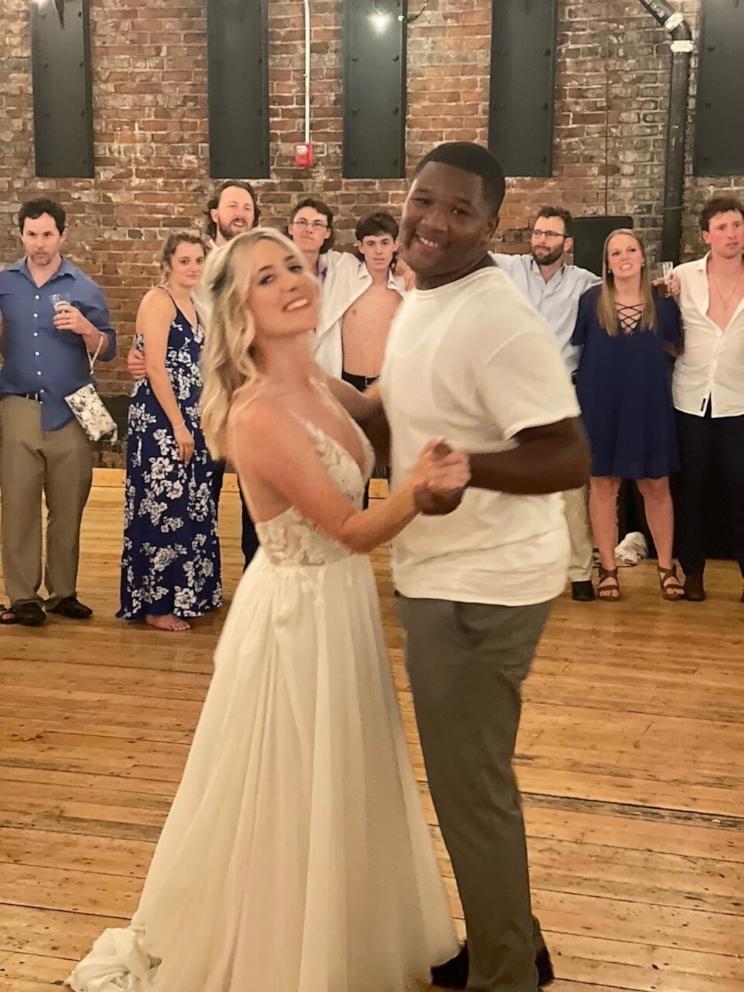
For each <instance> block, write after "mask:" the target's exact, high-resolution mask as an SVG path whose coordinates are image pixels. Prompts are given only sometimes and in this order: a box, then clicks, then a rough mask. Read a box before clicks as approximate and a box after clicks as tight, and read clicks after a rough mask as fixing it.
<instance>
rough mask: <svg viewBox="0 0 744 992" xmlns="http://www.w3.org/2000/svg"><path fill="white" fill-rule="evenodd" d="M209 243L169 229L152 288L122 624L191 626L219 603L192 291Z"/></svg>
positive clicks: (136, 418) (133, 443)
mask: <svg viewBox="0 0 744 992" xmlns="http://www.w3.org/2000/svg"><path fill="white" fill-rule="evenodd" d="M205 255H206V247H205V245H204V242H203V241H202V240H201V238H199V237H196V236H194V235H191V234H172V235H171V236H170V237H169V238H168V240H167V241H166V243H165V247H164V248H163V254H162V265H163V272H164V276H165V278H164V281H163V283H162V285H160V286H158V287H156V288H155V289H151V290H149V292H148V293H146V294H145V297H144V299H143V300H142V303H141V304H140V308H139V311H138V313H137V336H136V339H135V346H136V347H137V348H139V349H141V350H143V351H144V357H145V365H146V372H147V375H146V377H145V378H144V379H141V380H139V382H137V383H136V385H135V387H134V392H133V394H132V399H131V402H130V405H129V439H128V444H127V478H126V506H125V514H124V549H123V554H122V563H121V609H120V610H119V612H118V614H117V616H119V617H121V618H122V619H125V620H144V621H145V622H146V623H148V624H150V625H151V626H153V627H156V628H157V629H159V630H168V631H184V630H188V629H189V627H190V624H189V623H188V621H187V619H186V618H187V617H198V616H201V615H202V614H204V613H206V612H207V611H208V610H212V609H214V608H215V607H217V606H219V605H220V604H221V602H222V589H221V584H220V551H219V543H218V539H217V514H216V508H215V504H214V498H213V495H212V473H213V467H214V466H213V462H212V459H211V457H210V455H209V452H208V451H207V446H206V444H205V442H204V436H203V434H202V431H201V427H200V423H199V399H200V395H201V388H202V380H201V371H200V368H199V359H200V357H201V350H202V344H203V341H204V329H203V327H202V325H201V323H200V320H199V315H198V314H197V312H196V308H195V306H194V303H193V300H192V298H191V293H192V290H193V289H194V287H195V286H196V284H197V283H198V282H199V280H200V279H201V275H202V269H203V265H204V258H205Z"/></svg>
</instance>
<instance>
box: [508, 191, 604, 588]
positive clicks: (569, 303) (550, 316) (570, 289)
mask: <svg viewBox="0 0 744 992" xmlns="http://www.w3.org/2000/svg"><path fill="white" fill-rule="evenodd" d="M530 247H531V251H530V252H529V253H528V254H524V255H507V254H504V253H501V252H499V253H496V252H492V253H491V258H492V259H493V260H494V261H495V262H496V264H497V265H498V266H499V268H501V269H503V270H504V272H506V274H507V275H508V276H509V278H510V279H511V280H512V282H513V283H514V285H515V286H516V287H517V289H519V291H520V292H521V293H523V294H524V295H525V296H526V297H527V299H528V300H529V301H530V303H531V304H532V306H533V307H534V308H535V310H537V312H538V313H539V314H540V316H541V317H542V318H543V320H544V321H545V323H546V324H547V325H548V327H549V328H550V330H551V331H552V332H553V335H554V336H555V340H556V342H557V344H558V347H559V348H560V350H561V357H562V358H563V364H564V365H565V366H566V371H567V372H568V373H569V375H570V376H571V378H572V380H574V381H575V378H576V371H577V369H578V367H579V355H580V352H581V349H580V348H577V347H576V346H575V345H572V344H571V335H572V334H573V332H574V327H575V325H576V314H577V313H578V309H579V300H580V298H581V296H582V294H583V293H585V292H586V291H587V289H590V288H591V287H592V286H596V285H597V284H598V283H600V282H601V281H602V280H601V279H600V278H599V276H597V275H595V274H594V273H593V272H589V270H588V269H582V268H580V267H579V266H578V265H570V264H569V263H568V256H569V255H570V254H571V252H572V251H573V218H572V216H571V214H570V213H569V212H568V210H564V209H563V208H562V207H551V206H546V207H542V208H541V209H540V210H539V211H538V214H537V217H536V218H535V223H534V225H533V228H532V231H531V232H530ZM563 502H564V506H565V511H566V523H567V524H568V535H569V538H570V539H571V559H570V562H569V566H568V580H569V582H570V583H571V598H572V599H574V600H576V601H577V602H580V603H586V602H591V600H593V599H594V587H593V586H592V582H591V576H592V553H593V550H594V541H593V539H592V528H591V524H590V523H589V509H588V506H587V487H586V486H585V485H584V486H581V487H580V488H579V489H569V490H567V491H566V492H565V493H564V494H563Z"/></svg>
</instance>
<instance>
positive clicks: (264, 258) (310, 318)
mask: <svg viewBox="0 0 744 992" xmlns="http://www.w3.org/2000/svg"><path fill="white" fill-rule="evenodd" d="M251 268H252V269H253V275H252V277H251V282H250V286H249V288H248V296H247V298H246V304H247V305H248V307H249V308H250V311H251V313H252V314H253V319H254V321H255V325H256V335H257V337H262V336H265V337H284V336H287V335H293V334H303V333H307V332H308V331H312V330H314V329H315V328H316V327H317V325H318V317H319V296H318V284H317V280H316V279H315V277H314V276H312V275H311V274H310V272H309V271H308V269H307V267H306V265H305V263H304V262H303V261H302V259H301V258H299V257H298V255H297V254H294V253H288V252H287V249H286V247H285V246H284V245H281V244H278V243H277V242H276V241H270V240H268V239H267V240H265V241H260V242H259V243H258V244H257V245H256V246H255V248H254V250H253V252H252V257H251Z"/></svg>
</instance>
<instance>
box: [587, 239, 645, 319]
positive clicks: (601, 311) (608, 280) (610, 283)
mask: <svg viewBox="0 0 744 992" xmlns="http://www.w3.org/2000/svg"><path fill="white" fill-rule="evenodd" d="M618 234H627V235H628V236H629V237H631V238H633V240H634V241H635V242H636V243H637V245H638V247H639V248H640V249H641V257H642V258H643V267H642V268H641V303H642V304H643V313H642V314H641V320H640V322H639V324H638V326H639V327H643V328H645V329H646V330H649V331H652V330H654V329H655V327H656V305H655V303H654V296H653V293H652V292H651V279H650V278H649V274H648V264H647V255H646V246H645V245H644V243H643V241H641V239H640V238H639V237H638V235H637V234H636V233H635V231H631V230H630V228H629V227H619V228H618V229H617V230H616V231H611V232H610V233H609V234H608V235H607V237H606V238H605V243H604V248H603V249H602V288H601V289H600V291H599V298H598V300H597V319H598V321H599V325H600V327H601V328H602V329H603V330H604V331H605V332H606V333H607V334H609V336H610V337H611V338H614V337H615V336H616V335H617V323H618V322H617V310H616V309H615V277H614V276H613V274H612V273H611V272H610V267H609V265H608V264H607V251H608V249H609V247H610V241H612V239H613V238H615V237H617V235H618Z"/></svg>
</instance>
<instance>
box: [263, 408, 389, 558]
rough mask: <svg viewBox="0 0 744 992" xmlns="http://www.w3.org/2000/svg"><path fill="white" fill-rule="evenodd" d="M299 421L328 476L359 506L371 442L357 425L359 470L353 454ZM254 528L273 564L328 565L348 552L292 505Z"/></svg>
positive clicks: (370, 458) (367, 473) (370, 457)
mask: <svg viewBox="0 0 744 992" xmlns="http://www.w3.org/2000/svg"><path fill="white" fill-rule="evenodd" d="M302 423H303V426H304V427H305V428H306V430H307V431H308V433H309V434H310V436H311V437H312V439H313V441H314V444H315V450H316V452H317V453H318V457H319V458H320V460H321V461H322V462H323V464H324V465H325V467H326V468H327V469H328V474H329V475H330V477H331V478H332V479H333V481H334V482H335V483H336V485H337V486H338V487H339V489H341V491H342V492H343V493H344V494H345V495H346V496H348V497H349V499H350V500H352V502H353V503H354V505H355V506H356V507H358V508H361V506H362V498H363V496H364V487H365V485H366V483H367V480H368V479H369V476H370V474H371V472H372V468H373V465H374V453H373V451H372V446H371V445H370V443H369V441H368V440H367V438H366V437H365V435H364V434H363V433H362V431H361V430H360V429H359V428H358V427H357V431H358V433H359V436H360V438H361V439H362V445H363V449H364V462H365V465H364V473H363V474H362V472H361V471H360V469H359V466H358V465H357V463H356V461H355V460H354V458H353V457H352V456H351V455H350V454H349V452H348V451H347V450H346V448H344V446H343V445H342V444H340V443H339V442H338V441H337V440H336V439H335V438H332V437H330V436H329V435H328V434H326V433H325V431H322V430H321V429H320V428H319V427H316V426H315V424H312V423H310V422H309V421H306V420H303V421H302ZM355 426H356V425H355ZM256 532H257V533H258V537H259V540H260V541H261V547H262V548H263V550H264V552H265V553H266V555H267V557H268V558H269V560H270V561H271V562H272V563H273V564H274V565H327V564H330V563H331V562H334V561H339V560H340V559H341V558H346V557H348V555H350V554H351V552H350V551H349V549H348V548H345V547H344V546H343V545H342V544H339V543H338V541H334V540H333V538H331V537H328V535H326V534H324V533H323V532H322V531H320V530H318V528H317V527H316V526H315V524H312V523H310V521H309V520H306V519H305V518H304V517H303V516H302V515H301V514H300V513H299V512H298V511H297V510H296V509H295V508H294V507H293V506H290V507H289V509H287V510H285V511H284V513H280V514H279V516H277V517H273V518H272V519H271V520H267V521H266V522H265V523H257V524H256Z"/></svg>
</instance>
